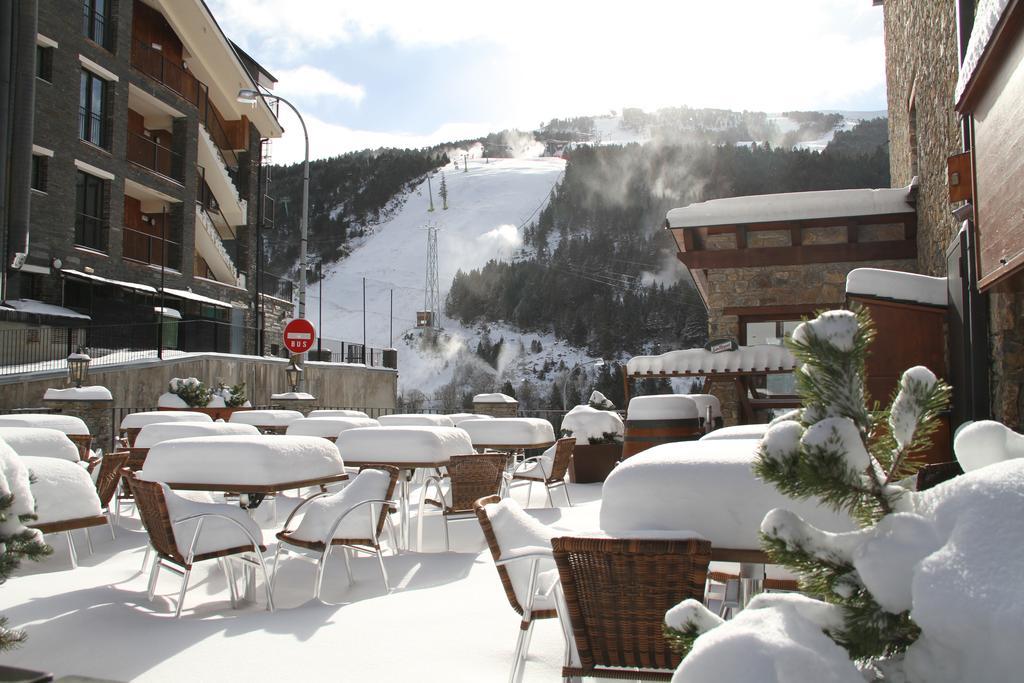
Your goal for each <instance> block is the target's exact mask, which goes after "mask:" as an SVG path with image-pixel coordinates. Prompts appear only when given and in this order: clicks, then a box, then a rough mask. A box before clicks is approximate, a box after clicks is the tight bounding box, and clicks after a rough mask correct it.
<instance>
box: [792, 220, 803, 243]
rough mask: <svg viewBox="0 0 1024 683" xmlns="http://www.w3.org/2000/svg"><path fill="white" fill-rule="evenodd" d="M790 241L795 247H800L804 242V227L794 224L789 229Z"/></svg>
mask: <svg viewBox="0 0 1024 683" xmlns="http://www.w3.org/2000/svg"><path fill="white" fill-rule="evenodd" d="M789 243H790V245H791V246H794V247H799V246H800V245H801V244H803V243H804V229H803V228H801V227H800V226H799V225H794V226H793V227H792V228H790V229H789Z"/></svg>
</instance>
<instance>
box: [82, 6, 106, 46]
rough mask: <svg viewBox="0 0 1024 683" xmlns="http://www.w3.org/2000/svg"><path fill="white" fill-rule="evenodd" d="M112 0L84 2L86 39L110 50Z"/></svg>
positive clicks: (83, 30) (83, 18)
mask: <svg viewBox="0 0 1024 683" xmlns="http://www.w3.org/2000/svg"><path fill="white" fill-rule="evenodd" d="M109 15H110V0H83V3H82V33H83V34H84V35H85V37H86V38H88V39H89V40H91V41H92V42H94V43H96V44H97V45H102V46H103V47H105V48H108V49H109V44H108V40H109V37H110V30H109V21H108V19H109Z"/></svg>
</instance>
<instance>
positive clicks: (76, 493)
mask: <svg viewBox="0 0 1024 683" xmlns="http://www.w3.org/2000/svg"><path fill="white" fill-rule="evenodd" d="M21 459H22V461H23V462H24V463H25V466H26V467H28V469H29V472H30V473H31V474H32V483H31V489H32V496H33V497H34V498H35V502H36V519H35V520H34V521H32V522H30V523H29V526H31V527H33V528H35V529H39V530H40V531H41V532H43V533H44V534H56V533H61V532H64V533H65V535H66V536H67V541H68V552H69V554H70V556H71V566H72V568H74V567H76V566H77V565H78V556H77V553H76V552H75V544H74V541H73V540H72V538H71V532H72V531H74V530H75V529H86V538H87V539H88V542H89V551H90V552H92V538H91V537H89V536H88V529H89V528H91V527H94V526H102V525H104V524H107V518H106V517H105V516H104V515H103V510H102V509H101V508H100V499H99V496H98V495H97V493H96V486H95V485H94V484H93V483H92V478H90V477H89V473H88V472H86V471H85V469H84V468H82V467H81V466H80V465H78V464H77V463H73V462H69V461H67V460H64V459H61V458H41V457H35V456H24V457H22V458H21Z"/></svg>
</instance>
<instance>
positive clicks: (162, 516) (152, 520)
mask: <svg viewBox="0 0 1024 683" xmlns="http://www.w3.org/2000/svg"><path fill="white" fill-rule="evenodd" d="M122 472H124V473H125V475H124V476H125V478H126V479H127V480H128V482H129V484H130V487H131V490H132V494H133V495H134V496H135V507H136V508H138V510H139V517H140V518H141V519H142V526H144V527H145V528H146V532H147V533H148V534H149V542H150V544H151V545H152V546H153V549H154V550H156V551H157V553H159V554H160V555H164V556H166V557H169V558H171V559H172V560H174V561H176V562H178V563H180V564H182V565H184V564H185V558H184V557H182V555H181V553H180V552H178V544H177V541H175V539H174V525H173V524H172V522H171V515H170V513H169V512H168V511H167V501H166V500H165V499H164V492H163V488H162V487H161V486H160V484H159V483H157V482H154V481H143V480H142V479H139V478H138V477H136V476H135V474H134V473H133V472H131V471H130V470H127V469H125V470H122Z"/></svg>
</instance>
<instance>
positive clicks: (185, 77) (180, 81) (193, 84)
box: [132, 39, 205, 106]
mask: <svg viewBox="0 0 1024 683" xmlns="http://www.w3.org/2000/svg"><path fill="white" fill-rule="evenodd" d="M132 66H134V67H135V68H136V69H138V70H139V71H141V72H142V73H144V74H146V75H147V76H149V77H150V78H152V79H154V80H156V81H157V82H159V83H163V84H164V85H166V86H167V87H168V88H170V89H171V90H173V91H174V92H176V93H178V94H179V95H181V96H182V97H184V98H185V99H186V100H188V101H189V102H191V103H192V104H194V105H196V106H199V92H200V90H202V89H203V88H205V86H203V84H202V83H201V82H200V81H199V80H198V79H197V78H196V77H195V76H193V75H192V73H191V72H190V71H189V70H188V69H186V68H185V67H184V66H183V65H182V64H176V63H174V62H172V61H171V60H169V59H167V57H165V56H164V53H163V51H161V50H155V49H153V47H152V46H151V45H150V44H149V43H146V42H143V41H141V40H137V39H136V40H132ZM201 86H202V87H201Z"/></svg>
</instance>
